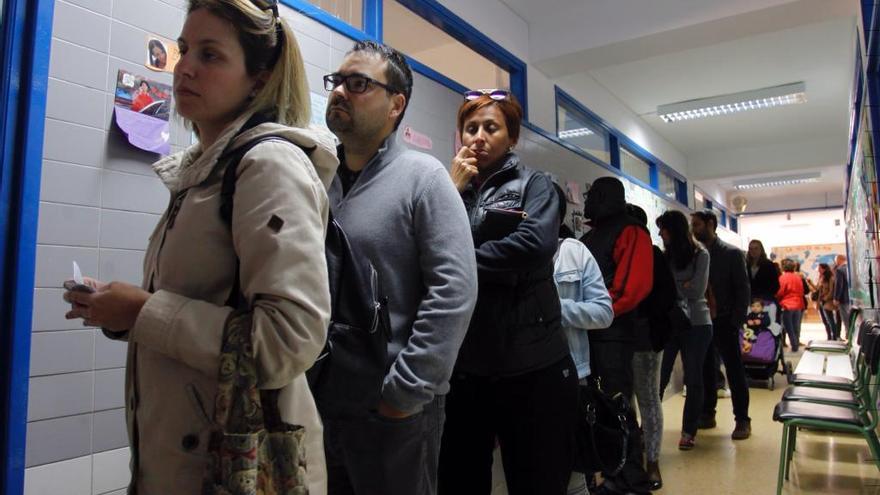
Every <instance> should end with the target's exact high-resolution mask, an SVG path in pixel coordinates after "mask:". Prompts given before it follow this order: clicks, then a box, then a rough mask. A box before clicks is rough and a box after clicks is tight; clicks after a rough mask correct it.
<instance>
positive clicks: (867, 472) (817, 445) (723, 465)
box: [493, 323, 880, 495]
mask: <svg viewBox="0 0 880 495" xmlns="http://www.w3.org/2000/svg"><path fill="white" fill-rule="evenodd" d="M824 338H825V331H824V330H823V329H822V325H821V324H820V323H819V324H816V323H805V324H804V327H803V329H802V336H801V340H802V341H803V342H808V341H809V340H811V339H824ZM788 359H791V360H792V361H793V364H794V365H795V367H796V366H797V356H794V355H792V356H791V358H788ZM776 376H777V380H776V390H773V391H771V390H767V388H766V387H761V386H760V385H758V384H754V386H753V387H752V388H751V389H750V408H749V409H750V415H751V417H752V437H751V438H750V439H748V440H742V441H736V442H734V441H733V440H731V439H730V432H731V431H733V426H734V421H733V412H732V410H731V406H730V399H720V400H719V401H718V415H717V418H716V419H717V421H718V427H717V428H715V429H712V430H700V433H699V434H698V435H697V446H696V448H694V450H691V451H689V452H685V451H680V450H678V437H679V433H680V429H679V428H680V422H681V412H682V408H683V406H684V397H682V396H681V394H677V395H675V396H673V397H669V398H668V399H667V400H666V401H664V403H663V413H664V421H665V427H664V436H663V448H662V451H661V454H660V470H661V473H662V475H663V482H664V486H663V489H661V490H658V491H656V492H654V493H656V494H658V495H680V494H719V495H727V494H750V495H765V494H772V493H775V491H776V476H777V467H778V465H779V447H780V441H781V438H782V425H781V424H779V423H775V422H774V421H773V417H772V416H773V407H774V406H775V405H776V403H777V402H778V401H779V399H780V397H781V396H782V393H783V391H784V390H785V387H786V381H785V379H784V378H783V377H782V375H776ZM500 473H501V469H500V458H499V457H498V456H496V469H495V475H496V480H497V483H496V489H495V490H494V491H493V495H504V494H506V493H507V492H506V490H505V488H504V482H503V479H502V478H501V476H500ZM783 493H785V494H789V495H794V494H811V495H812V494H835V495H849V494H859V495H867V494H877V495H880V473H878V471H877V468H876V467H875V466H874V463H873V462H872V461H871V456H870V453H869V451H868V447H867V445H866V444H865V442H864V440H862V438H861V437H847V436H844V435H834V436H830V435H824V434H818V433H810V432H807V431H803V432H800V433H799V434H798V450H797V452H796V453H795V457H794V460H793V462H792V473H791V480H790V481H789V482H787V483H786V484H785V485H784V489H783Z"/></svg>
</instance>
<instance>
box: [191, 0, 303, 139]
mask: <svg viewBox="0 0 880 495" xmlns="http://www.w3.org/2000/svg"><path fill="white" fill-rule="evenodd" d="M275 8H277V7H275ZM198 9H205V10H207V11H208V12H210V13H212V14H214V15H216V16H217V17H219V18H221V19H224V20H226V21H228V22H229V23H231V24H232V26H233V27H234V28H235V30H236V32H237V33H238V41H239V43H240V44H241V47H242V49H243V50H244V60H245V69H246V70H247V73H248V75H250V76H255V75H257V74H259V73H260V72H261V71H264V70H266V71H269V78H268V80H266V84H265V85H264V86H263V87H262V88H260V90H259V91H258V92H257V94H256V95H255V96H254V97H253V98H251V99H249V100H248V102H247V105H246V106H245V107H244V109H243V110H242V112H247V111H254V112H255V113H268V114H272V115H273V116H274V117H275V121H276V122H278V123H279V124H284V125H289V126H293V127H306V126H308V125H309V121H310V120H311V114H312V107H311V100H310V98H309V87H308V83H307V81H306V77H305V67H304V65H303V58H302V53H301V52H300V49H299V44H298V43H297V42H296V37H295V36H294V34H293V30H292V29H290V26H289V25H288V24H287V21H285V20H284V19H282V18H281V17H280V16H278V17H275V15H274V12H273V10H272V9H271V8H269V7H266V9H261V8H260V7H258V6H257V5H256V4H255V2H254V1H252V0H190V1H189V7H188V8H187V14H189V13H192V12H193V11H195V10H198Z"/></svg>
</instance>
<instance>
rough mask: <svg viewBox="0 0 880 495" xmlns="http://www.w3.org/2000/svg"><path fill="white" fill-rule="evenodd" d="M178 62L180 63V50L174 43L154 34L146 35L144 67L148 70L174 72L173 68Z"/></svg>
mask: <svg viewBox="0 0 880 495" xmlns="http://www.w3.org/2000/svg"><path fill="white" fill-rule="evenodd" d="M178 61H180V48H178V46H177V43H176V42H174V41H171V40H169V39H165V38H162V37H160V36H156V35H155V34H148V35H147V61H146V62H145V63H144V65H145V66H146V67H147V68H148V69H152V70H155V71H161V72H174V66H175V65H177V62H178Z"/></svg>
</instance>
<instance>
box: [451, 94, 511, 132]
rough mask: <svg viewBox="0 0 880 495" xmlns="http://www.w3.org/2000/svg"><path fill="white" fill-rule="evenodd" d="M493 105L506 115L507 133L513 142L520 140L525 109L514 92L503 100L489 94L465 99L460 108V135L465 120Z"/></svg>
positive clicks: (458, 120) (458, 124)
mask: <svg viewBox="0 0 880 495" xmlns="http://www.w3.org/2000/svg"><path fill="white" fill-rule="evenodd" d="M492 105H495V106H496V107H498V110H499V111H500V112H501V115H504V125H506V126H507V135H508V136H509V137H510V140H511V141H513V142H517V141H519V131H520V126H521V125H522V119H523V109H522V106H520V104H519V102H518V101H516V97H515V96H513V94H510V95H508V96H507V98H505V99H503V100H494V99H492V98H491V97H489V95H483V96H480V97H479V98H475V99H473V100H465V101H464V103H462V104H461V106H460V107H459V108H458V119H457V126H458V134H459V136H460V135H461V132H462V130H463V129H464V121H465V120H467V118H468V117H470V116H471V115H473V114H474V113H476V112H477V110H481V109H483V108H486V107H489V106H492Z"/></svg>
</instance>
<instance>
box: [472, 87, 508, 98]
mask: <svg viewBox="0 0 880 495" xmlns="http://www.w3.org/2000/svg"><path fill="white" fill-rule="evenodd" d="M484 95H485V96H488V97H489V98H492V99H493V100H506V99H508V98H510V91H508V90H506V89H498V88H496V89H472V90H470V91H465V92H464V99H465V100H468V101H470V100H476V99H477V98H479V97H481V96H484Z"/></svg>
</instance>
